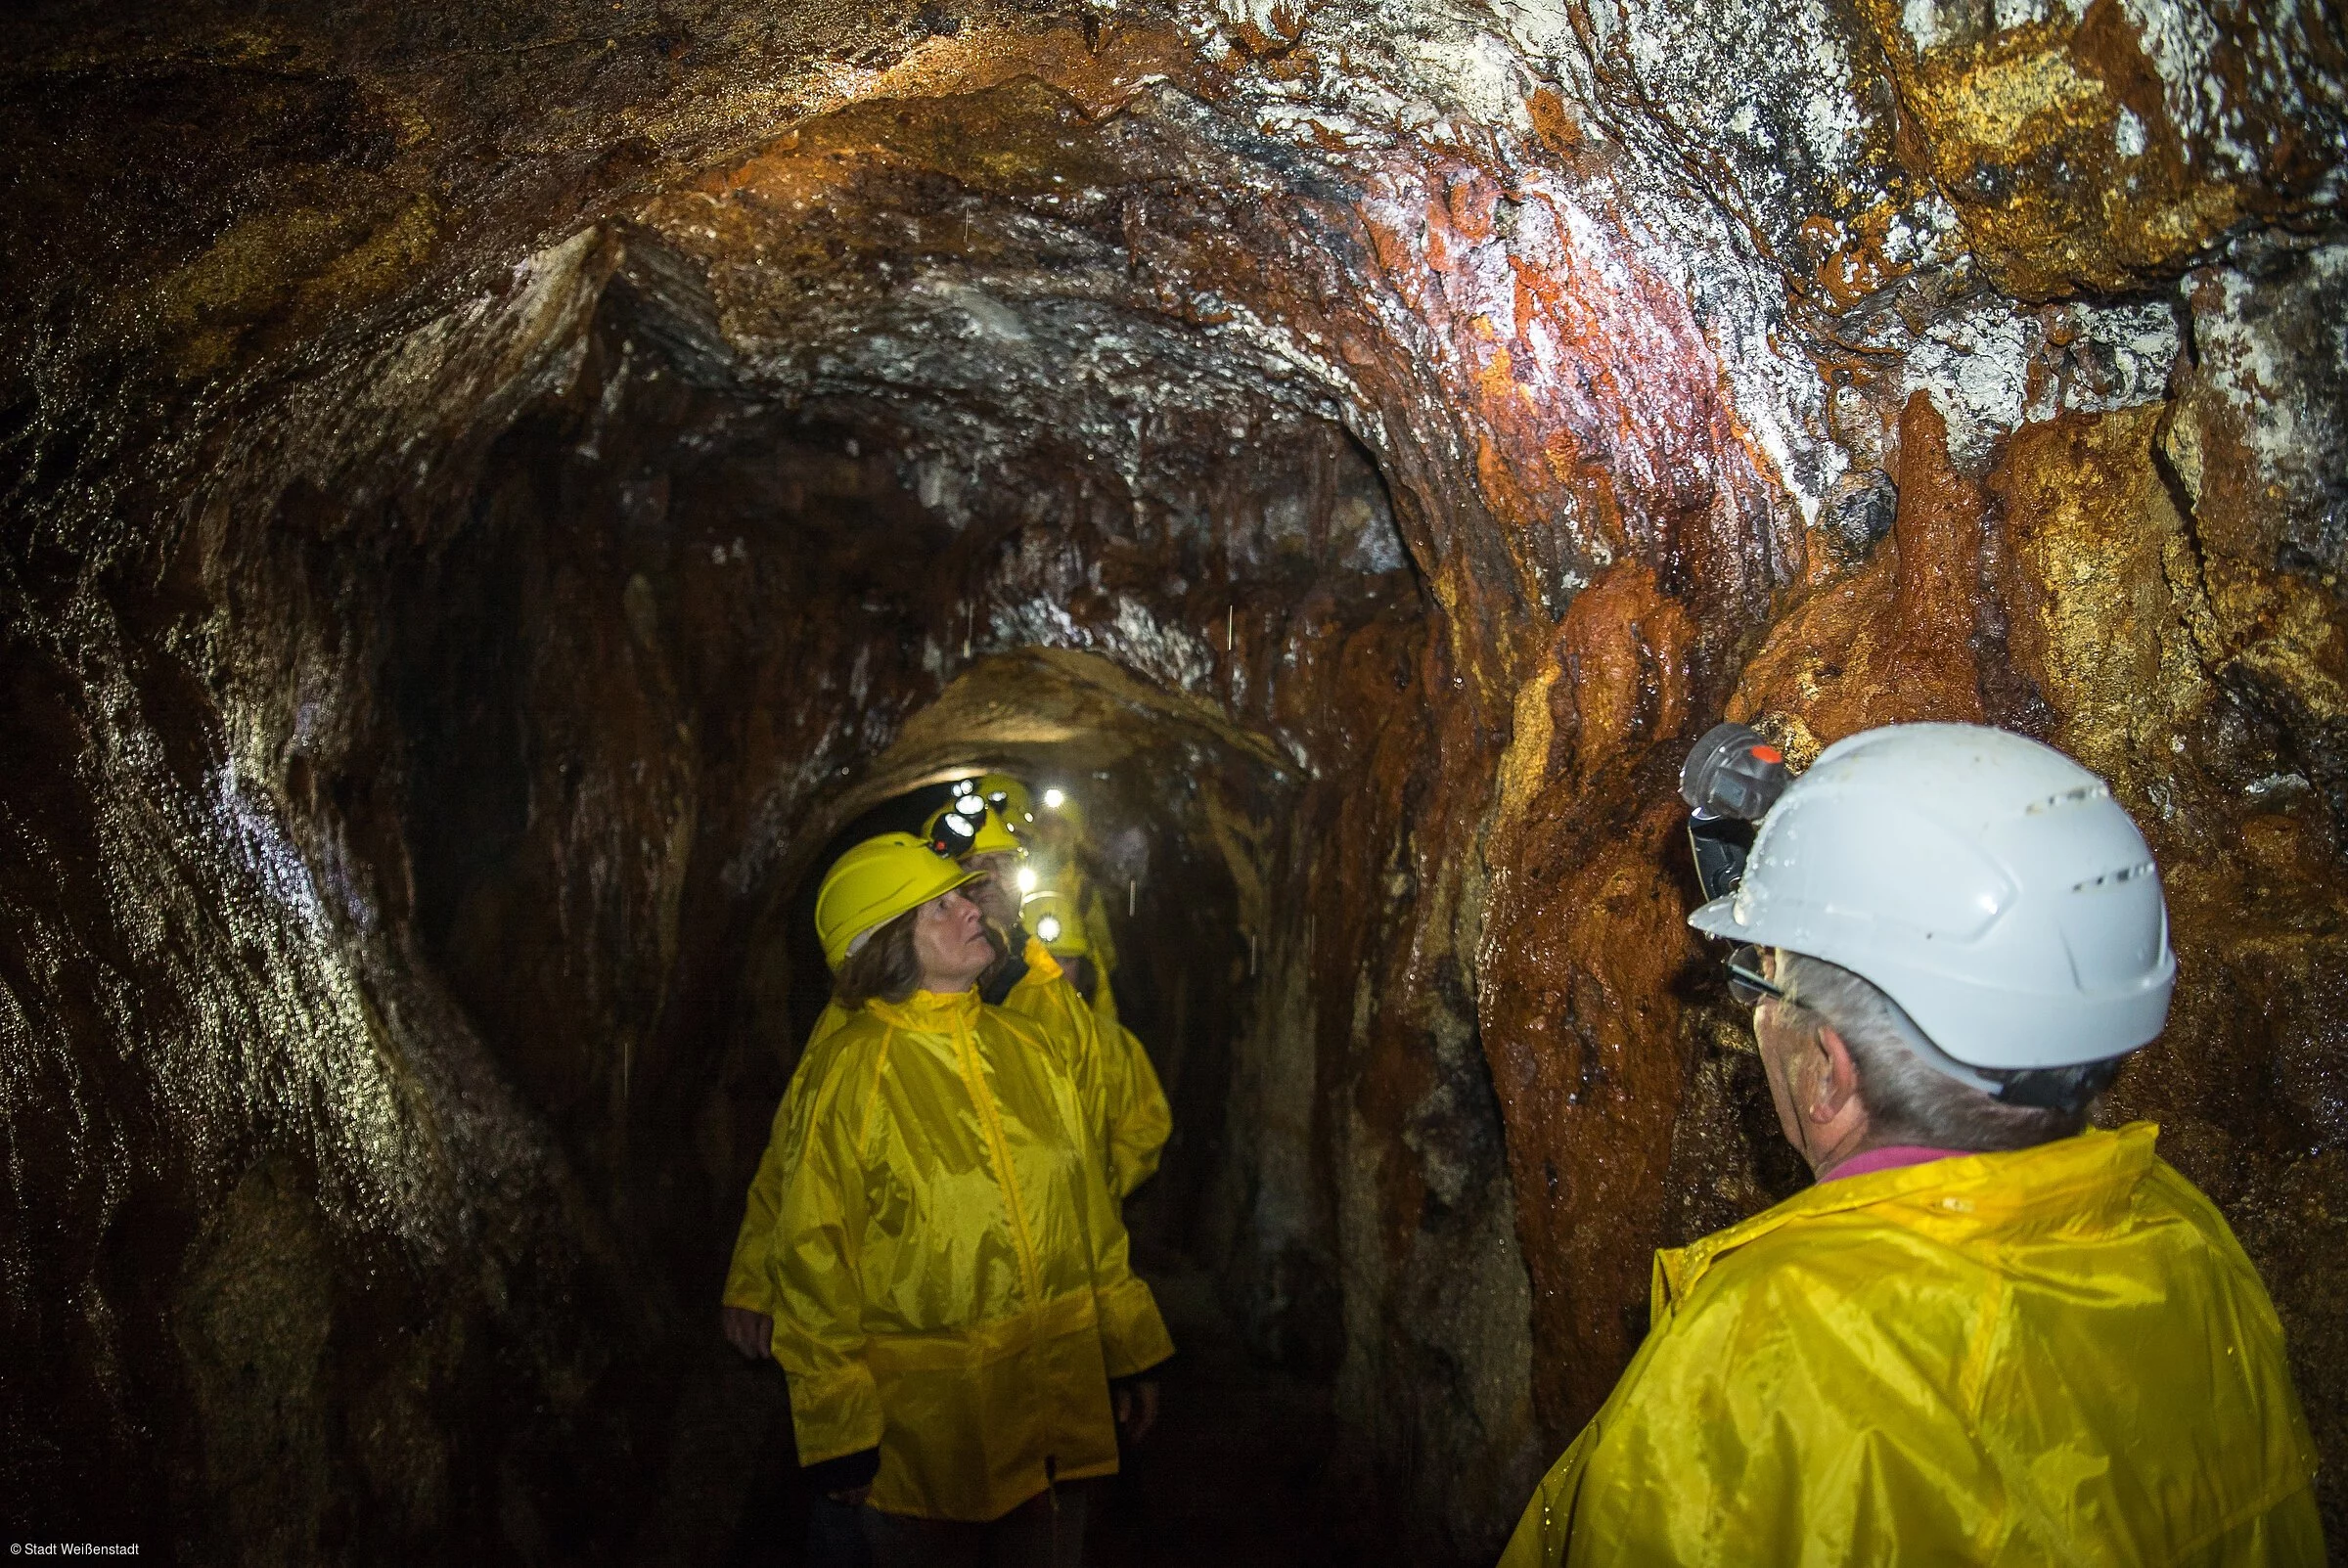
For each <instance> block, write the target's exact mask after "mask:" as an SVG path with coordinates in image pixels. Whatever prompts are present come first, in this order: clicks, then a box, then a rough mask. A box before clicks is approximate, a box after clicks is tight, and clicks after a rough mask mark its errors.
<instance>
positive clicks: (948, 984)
mask: <svg viewBox="0 0 2348 1568" xmlns="http://www.w3.org/2000/svg"><path fill="white" fill-rule="evenodd" d="M913 956H914V959H915V961H916V962H918V963H920V964H921V966H922V989H923V990H925V991H937V992H952V991H968V990H969V989H970V988H971V982H972V981H973V980H976V979H977V978H978V976H979V975H981V974H983V973H985V972H986V966H987V965H988V964H990V963H994V962H995V949H994V944H992V943H991V942H989V941H987V939H986V920H985V918H984V917H982V916H981V915H980V914H979V913H978V906H977V905H975V904H973V903H971V901H970V899H968V898H967V897H965V896H964V895H963V892H962V890H961V889H960V888H956V889H955V890H954V891H953V892H951V893H940V894H939V895H938V896H937V897H935V898H933V899H931V900H930V901H929V902H928V903H926V904H924V905H923V906H922V907H921V909H920V911H919V912H918V913H917V914H915V916H914V918H913Z"/></svg>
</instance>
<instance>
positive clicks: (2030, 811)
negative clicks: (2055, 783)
mask: <svg viewBox="0 0 2348 1568" xmlns="http://www.w3.org/2000/svg"><path fill="white" fill-rule="evenodd" d="M2110 793H2111V791H2110V790H2109V789H2106V788H2105V787H2104V786H2103V785H2102V784H2081V785H2080V786H2079V787H2078V788H2076V789H2065V790H2063V791H2062V792H2061V793H2060V794H2054V795H2049V796H2047V798H2046V799H2044V800H2034V801H2032V802H2031V803H2030V804H2029V805H2028V806H2026V807H2024V808H2023V811H2024V813H2025V814H2026V815H2028V816H2032V817H2035V816H2037V815H2038V814H2039V813H2041V812H2045V811H2054V810H2055V809H2057V808H2058V807H2062V806H2084V805H2087V804H2089V803H2090V802H2091V801H2097V800H2101V799H2102V798H2104V797H2105V796H2106V795H2108V794H2110Z"/></svg>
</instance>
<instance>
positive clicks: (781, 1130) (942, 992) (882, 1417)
mask: <svg viewBox="0 0 2348 1568" xmlns="http://www.w3.org/2000/svg"><path fill="white" fill-rule="evenodd" d="M970 880H971V873H968V872H965V871H963V870H962V869H961V868H960V867H958V866H956V865H955V864H954V863H953V862H952V861H949V860H946V859H944V858H942V857H940V856H938V855H935V854H934V853H932V852H931V851H930V850H929V849H928V847H927V846H926V845H925V844H923V843H922V841H921V840H919V839H917V838H914V837H912V836H911V835H910V834H903V833H897V834H886V835H883V836H882V837H881V838H878V839H873V840H869V841H867V842H866V843H864V844H860V845H858V846H857V847H856V848H855V849H853V850H850V851H849V852H848V853H847V854H846V855H844V856H842V857H841V859H840V861H839V863H838V864H837V865H835V867H834V868H833V870H832V872H831V873H830V874H828V875H827V876H826V878H825V881H824V885H823V888H822V890H821V892H820V893H819V894H818V897H817V902H816V924H817V929H818V935H819V936H820V937H821V938H822V941H823V944H824V951H825V957H826V958H827V960H829V961H830V962H831V963H832V964H833V966H834V969H835V973H836V974H837V988H836V995H837V997H838V1000H839V1001H840V1002H841V1003H842V1004H843V1006H847V1007H849V1008H851V1015H850V1017H849V1019H848V1021H847V1023H846V1024H845V1025H844V1026H842V1027H841V1028H840V1029H838V1030H837V1031H836V1032H835V1033H833V1034H831V1035H830V1036H828V1037H827V1038H825V1039H823V1040H821V1041H820V1042H818V1043H817V1044H816V1045H815V1046H814V1047H813V1048H812V1049H811V1050H810V1052H809V1053H808V1055H807V1058H806V1059H805V1060H804V1061H802V1063H801V1064H800V1067H799V1070H798V1072H797V1073H796V1074H795V1075H794V1076H793V1078H792V1081H791V1086H790V1091H789V1093H788V1094H787V1095H786V1097H785V1100H784V1104H783V1108H782V1111H781V1112H780V1114H779V1115H778V1117H777V1129H776V1136H777V1140H778V1143H779V1145H780V1147H779V1150H778V1152H779V1155H780V1158H781V1164H782V1168H783V1169H784V1171H785V1172H787V1173H788V1180H787V1182H786V1185H785V1187H784V1188H783V1191H782V1193H781V1197H780V1203H779V1206H778V1210H777V1214H776V1220H775V1226H774V1230H773V1233H772V1238H771V1243H770V1247H769V1249H768V1258H767V1268H768V1270H769V1273H770V1277H771V1278H770V1283H771V1294H772V1300H773V1302H774V1304H775V1317H774V1335H773V1353H774V1356H775V1359H776V1360H777V1361H778V1362H780V1363H781V1364H782V1366H783V1368H784V1370H785V1371H786V1372H787V1373H788V1374H789V1375H790V1393H791V1416H792V1422H793V1426H794V1429H795V1431H796V1434H797V1438H798V1446H799V1456H800V1462H801V1463H802V1464H803V1465H807V1466H809V1467H810V1468H811V1469H812V1470H814V1471H815V1472H816V1474H817V1476H818V1478H819V1484H820V1485H822V1486H823V1488H824V1490H825V1492H826V1494H827V1495H828V1496H829V1497H830V1498H831V1499H832V1500H833V1501H834V1502H835V1503H843V1504H862V1505H865V1506H864V1511H863V1515H862V1517H861V1518H860V1519H859V1521H858V1523H859V1525H860V1527H861V1533H862V1535H863V1536H864V1538H865V1539H866V1540H867V1541H868V1542H869V1543H870V1544H871V1545H872V1546H873V1548H874V1550H875V1553H876V1556H877V1557H878V1559H879V1560H880V1561H881V1562H883V1563H892V1562H903V1563H918V1562H924V1561H927V1560H931V1559H932V1558H933V1557H936V1556H939V1555H942V1554H950V1553H954V1552H959V1551H962V1550H966V1549H969V1548H970V1547H971V1546H972V1545H974V1544H975V1543H974V1542H972V1541H971V1539H969V1538H971V1537H972V1536H973V1535H984V1536H987V1537H990V1538H991V1539H990V1540H989V1542H988V1543H987V1545H988V1549H989V1550H990V1551H991V1552H993V1553H994V1554H995V1556H996V1560H998V1561H1000V1560H1003V1559H1004V1558H1006V1557H1009V1558H1010V1559H1011V1560H1015V1561H1034V1562H1036V1563H1038V1564H1043V1563H1054V1564H1059V1563H1068V1564H1073V1563H1074V1562H1075V1561H1077V1555H1076V1553H1077V1551H1078V1550H1079V1549H1080V1546H1079V1545H1078V1544H1079V1543H1080V1541H1081V1536H1082V1529H1083V1515H1082V1506H1081V1495H1080V1494H1079V1495H1077V1496H1074V1497H1069V1496H1065V1495H1063V1494H1062V1493H1061V1490H1060V1488H1061V1483H1063V1482H1068V1481H1074V1480H1080V1479H1082V1478H1085V1477H1088V1476H1098V1475H1106V1474H1108V1473H1110V1472H1113V1471H1114V1470H1115V1469H1116V1468H1117V1443H1116V1429H1115V1423H1114V1420H1113V1418H1112V1415H1111V1404H1110V1392H1109V1380H1110V1379H1111V1378H1119V1377H1127V1376H1131V1375H1133V1374H1136V1373H1139V1372H1142V1371H1144V1370H1146V1369H1147V1368H1149V1367H1150V1366H1153V1365H1155V1364H1156V1363H1157V1362H1159V1361H1162V1360H1163V1359H1164V1358H1165V1357H1167V1356H1168V1355H1170V1354H1172V1350H1173V1347H1172V1345H1171V1343H1170V1342H1169V1341H1168V1339H1167V1337H1166V1332H1165V1326H1164V1323H1163V1322H1162V1321H1161V1320H1160V1319H1159V1317H1158V1313H1157V1307H1156V1304H1155V1302H1154V1301H1153V1300H1152V1299H1151V1295H1150V1290H1149V1287H1148V1286H1147V1285H1145V1284H1143V1283H1142V1282H1141V1281H1140V1280H1139V1279H1137V1278H1135V1277H1133V1274H1132V1272H1131V1270H1130V1268H1129V1267H1128V1264H1127V1261H1126V1238H1125V1232H1124V1228H1123V1224H1122V1222H1121V1221H1120V1220H1119V1218H1118V1215H1117V1208H1116V1204H1115V1202H1114V1200H1113V1199H1112V1198H1111V1197H1110V1195H1109V1192H1108V1189H1107V1186H1106V1180H1105V1177H1104V1174H1103V1172H1104V1170H1105V1163H1106V1162H1105V1160H1104V1157H1103V1155H1102V1152H1101V1150H1100V1149H1099V1148H1098V1147H1097V1146H1096V1144H1095V1135H1094V1133H1093V1131H1092V1122H1093V1119H1092V1117H1091V1116H1090V1115H1089V1114H1088V1112H1087V1110H1086V1107H1085V1105H1084V1102H1083V1098H1082V1096H1081V1094H1080V1091H1079V1090H1078V1087H1077V1085H1076V1083H1075V1081H1074V1079H1073V1078H1072V1077H1071V1076H1070V1074H1069V1073H1068V1072H1067V1070H1066V1069H1065V1067H1064V1066H1063V1065H1061V1061H1060V1058H1059V1056H1058V1053H1055V1052H1054V1051H1053V1050H1051V1049H1050V1048H1049V1046H1048V1044H1047V1043H1046V1042H1045V1041H1044V1040H1043V1039H1042V1038H1041V1036H1040V1035H1039V1034H1038V1032H1037V1031H1036V1029H1035V1026H1034V1025H1033V1024H1032V1023H1030V1022H1028V1021H1027V1020H1025V1019H1022V1018H1019V1017H1017V1016H1016V1015H1015V1014H1011V1013H1008V1012H1004V1011H1002V1010H1000V1009H997V1008H986V1007H984V1006H982V1005H981V1004H980V1002H979V1000H978V997H977V994H976V992H975V990H974V989H973V988H972V987H973V983H974V982H975V980H976V979H977V977H978V975H979V974H980V973H981V972H982V971H983V970H984V969H985V968H986V966H987V965H988V963H991V962H992V960H993V958H994V951H993V948H992V946H991V945H990V944H989V943H988V941H987V939H986V934H985V929H984V924H983V921H982V920H981V918H980V917H979V914H978V911H977V909H976V907H975V906H974V905H973V904H971V901H970V900H969V898H967V897H966V896H964V894H963V893H962V892H961V891H960V889H961V888H962V887H963V886H964V885H965V884H966V883H968V882H969V881H970ZM821 1523H822V1521H819V1527H820V1526H821Z"/></svg>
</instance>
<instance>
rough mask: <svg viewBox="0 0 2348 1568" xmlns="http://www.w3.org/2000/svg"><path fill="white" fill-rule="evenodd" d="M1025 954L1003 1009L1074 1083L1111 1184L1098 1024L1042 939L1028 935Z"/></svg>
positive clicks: (1103, 1059)
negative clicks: (1031, 1030) (1026, 1026)
mask: <svg viewBox="0 0 2348 1568" xmlns="http://www.w3.org/2000/svg"><path fill="white" fill-rule="evenodd" d="M1026 958H1027V972H1026V974H1024V975H1023V976H1021V977H1020V979H1019V983H1018V984H1017V985H1015V986H1013V987H1012V988H1011V994H1010V995H1009V996H1007V997H1005V998H1004V999H1003V1010H1004V1011H1006V1012H1014V1013H1016V1014H1018V1015H1019V1016H1020V1017H1022V1018H1024V1019H1026V1020H1027V1021H1028V1022H1029V1023H1031V1024H1034V1025H1035V1026H1036V1028H1037V1029H1038V1030H1039V1031H1040V1032H1041V1033H1042V1034H1043V1036H1044V1039H1045V1041H1046V1042H1047V1043H1048V1044H1049V1045H1050V1047H1051V1049H1052V1053H1053V1054H1054V1056H1055V1058H1056V1059H1057V1060H1058V1061H1059V1062H1060V1065H1061V1070H1062V1071H1063V1072H1065V1073H1066V1074H1067V1076H1068V1078H1069V1080H1070V1081H1071V1082H1072V1083H1073V1084H1074V1086H1075V1090H1076V1100H1077V1104H1078V1106H1079V1108H1080V1112H1081V1114H1080V1115H1079V1117H1078V1120H1079V1121H1080V1122H1081V1124H1082V1129H1081V1130H1082V1132H1083V1135H1084V1137H1085V1138H1086V1139H1087V1140H1088V1141H1089V1142H1090V1144H1091V1145H1092V1149H1093V1156H1094V1158H1095V1159H1096V1160H1098V1161H1099V1162H1100V1164H1101V1168H1102V1171H1103V1174H1104V1176H1105V1178H1106V1179H1108V1180H1110V1181H1111V1183H1112V1188H1113V1182H1114V1177H1113V1166H1112V1163H1111V1155H1110V1146H1111V1145H1110V1139H1109V1084H1108V1077H1107V1067H1108V1059H1107V1056H1106V1053H1105V1052H1104V1051H1103V1050H1102V1044H1103V1042H1102V1039H1101V1031H1100V1028H1099V1026H1098V1025H1097V1024H1096V1023H1095V1022H1094V1021H1093V1014H1092V1010H1091V1009H1090V1008H1087V1007H1085V1005H1084V999H1083V998H1082V997H1080V996H1078V995H1077V994H1076V986H1075V983H1074V982H1073V981H1071V980H1070V979H1069V978H1068V976H1067V971H1066V970H1064V969H1062V968H1061V966H1060V963H1059V961H1058V960H1056V959H1054V958H1053V957H1052V954H1051V952H1050V951H1049V950H1048V949H1047V948H1045V946H1044V944H1043V943H1041V942H1039V941H1037V940H1036V939H1035V938H1033V937H1029V938H1028V939H1027V954H1026ZM1118 1195H1119V1196H1122V1195H1123V1194H1122V1193H1121V1192H1120V1193H1119V1194H1118Z"/></svg>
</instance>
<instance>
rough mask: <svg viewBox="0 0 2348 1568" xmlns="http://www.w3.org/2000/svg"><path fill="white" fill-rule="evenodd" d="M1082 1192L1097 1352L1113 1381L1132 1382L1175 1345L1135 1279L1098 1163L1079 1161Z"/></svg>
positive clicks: (1128, 1248) (1146, 1287) (1115, 1206)
mask: <svg viewBox="0 0 2348 1568" xmlns="http://www.w3.org/2000/svg"><path fill="white" fill-rule="evenodd" d="M1081 1170H1082V1176H1083V1179H1082V1181H1081V1183H1080V1184H1079V1185H1080V1188H1081V1193H1082V1202H1083V1204H1084V1210H1085V1212H1084V1231H1085V1234H1086V1235H1087V1236H1088V1237H1089V1238H1090V1240H1091V1243H1092V1249H1093V1306H1094V1311H1095V1313H1096V1314H1097V1316H1098V1317H1099V1319H1100V1323H1101V1350H1102V1355H1103V1359H1104V1360H1105V1361H1106V1364H1107V1367H1108V1375H1109V1376H1111V1377H1131V1376H1132V1375H1133V1374H1134V1373H1136V1372H1141V1371H1147V1370H1148V1369H1149V1368H1151V1367H1152V1366H1156V1365H1157V1364H1158V1363H1159V1362H1162V1361H1164V1360H1165V1359H1166V1358H1167V1357H1169V1356H1171V1355H1173V1354H1174V1341H1173V1339H1172V1337H1171V1336H1169V1335H1168V1334H1167V1332H1166V1322H1165V1320H1164V1319H1163V1318H1162V1317H1160V1316H1159V1315H1158V1311H1157V1298H1156V1297H1155V1296H1153V1295H1151V1293H1150V1287H1149V1285H1147V1284H1145V1283H1144V1282H1143V1281H1142V1280H1141V1279H1139V1278H1137V1277H1135V1275H1134V1272H1133V1263H1132V1259H1131V1257H1130V1255H1129V1254H1130V1252H1131V1248H1132V1243H1131V1241H1130V1239H1129V1238H1128V1237H1127V1236H1126V1233H1125V1217H1124V1215H1123V1214H1122V1213H1121V1212H1120V1210H1119V1208H1118V1204H1117V1200H1116V1198H1115V1196H1114V1195H1113V1194H1111V1193H1110V1191H1109V1189H1108V1182H1107V1179H1106V1173H1105V1172H1104V1171H1103V1170H1102V1168H1101V1166H1100V1165H1099V1164H1098V1163H1097V1162H1093V1161H1087V1162H1083V1164H1082V1166H1081Z"/></svg>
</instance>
